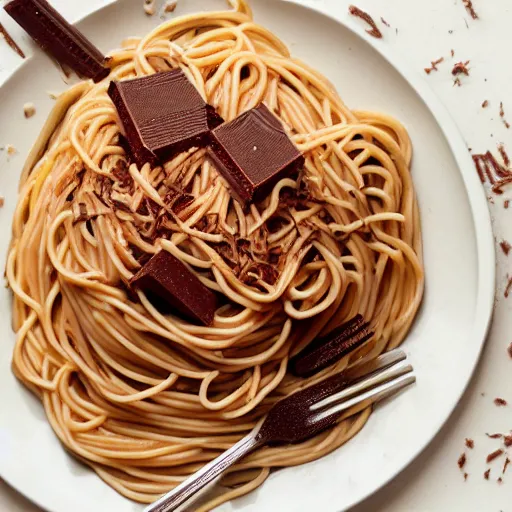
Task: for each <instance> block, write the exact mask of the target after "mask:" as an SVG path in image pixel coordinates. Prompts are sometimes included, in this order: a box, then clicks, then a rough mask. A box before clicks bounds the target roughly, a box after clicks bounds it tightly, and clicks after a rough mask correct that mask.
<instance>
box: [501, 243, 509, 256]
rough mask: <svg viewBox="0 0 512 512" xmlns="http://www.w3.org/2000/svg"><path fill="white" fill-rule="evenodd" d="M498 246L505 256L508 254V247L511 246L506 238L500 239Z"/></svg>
mask: <svg viewBox="0 0 512 512" xmlns="http://www.w3.org/2000/svg"><path fill="white" fill-rule="evenodd" d="M500 247H501V250H502V251H503V254H504V255H505V256H508V253H509V252H510V249H512V246H511V245H510V244H509V243H508V242H507V241H506V240H502V241H501V242H500Z"/></svg>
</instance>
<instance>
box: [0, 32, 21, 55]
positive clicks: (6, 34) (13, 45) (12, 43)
mask: <svg viewBox="0 0 512 512" xmlns="http://www.w3.org/2000/svg"><path fill="white" fill-rule="evenodd" d="M0 37H3V38H4V39H5V42H6V43H7V44H8V45H9V46H10V47H11V49H12V50H14V51H15V52H16V53H17V54H18V55H19V56H20V57H21V58H22V59H24V58H25V54H24V53H23V50H22V49H21V48H20V47H19V46H18V45H17V44H16V41H15V40H14V39H13V38H12V37H11V35H10V34H9V32H7V30H5V27H4V26H3V25H2V24H1V23H0Z"/></svg>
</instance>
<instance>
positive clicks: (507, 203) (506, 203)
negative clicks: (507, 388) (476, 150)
mask: <svg viewBox="0 0 512 512" xmlns="http://www.w3.org/2000/svg"><path fill="white" fill-rule="evenodd" d="M509 206H510V199H507V200H506V201H504V203H503V208H505V210H508V207H509ZM510 357H512V354H511V356H510Z"/></svg>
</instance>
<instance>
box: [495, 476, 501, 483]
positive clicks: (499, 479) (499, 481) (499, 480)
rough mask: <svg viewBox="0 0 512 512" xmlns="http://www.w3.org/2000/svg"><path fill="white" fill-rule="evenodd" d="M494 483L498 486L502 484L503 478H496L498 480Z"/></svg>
mask: <svg viewBox="0 0 512 512" xmlns="http://www.w3.org/2000/svg"><path fill="white" fill-rule="evenodd" d="M496 482H498V483H499V484H502V483H503V478H501V476H500V477H499V478H498V480H496Z"/></svg>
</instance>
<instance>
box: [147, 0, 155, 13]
mask: <svg viewBox="0 0 512 512" xmlns="http://www.w3.org/2000/svg"><path fill="white" fill-rule="evenodd" d="M144 12H145V13H146V14H147V15H148V16H153V14H155V12H156V9H155V0H144Z"/></svg>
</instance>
